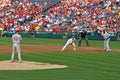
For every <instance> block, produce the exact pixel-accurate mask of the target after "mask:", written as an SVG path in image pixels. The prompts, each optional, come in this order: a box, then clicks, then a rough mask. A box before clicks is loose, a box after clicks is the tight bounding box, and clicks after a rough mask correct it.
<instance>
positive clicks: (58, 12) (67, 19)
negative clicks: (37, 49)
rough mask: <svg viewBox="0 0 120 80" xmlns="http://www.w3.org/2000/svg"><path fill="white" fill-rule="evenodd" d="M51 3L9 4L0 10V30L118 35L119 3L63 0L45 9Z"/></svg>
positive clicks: (106, 0)
mask: <svg viewBox="0 0 120 80" xmlns="http://www.w3.org/2000/svg"><path fill="white" fill-rule="evenodd" d="M47 4H51V5H52V2H44V3H42V2H34V3H33V2H30V1H27V0H26V1H25V2H24V1H23V2H18V1H15V2H11V4H9V5H6V6H4V7H1V8H0V29H1V30H4V31H15V30H20V31H22V32H29V31H30V32H34V31H40V32H53V33H62V32H66V33H68V32H78V31H80V30H81V29H83V28H84V29H87V30H88V31H96V30H101V29H105V28H106V29H108V30H110V31H111V32H113V33H117V32H120V0H67V1H66V0H64V1H61V2H60V3H58V4H57V5H55V6H52V7H51V8H49V9H47V11H46V10H45V8H46V6H47Z"/></svg>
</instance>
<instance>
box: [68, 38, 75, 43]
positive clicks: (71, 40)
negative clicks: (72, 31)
mask: <svg viewBox="0 0 120 80" xmlns="http://www.w3.org/2000/svg"><path fill="white" fill-rule="evenodd" d="M74 41H75V38H74V39H73V38H70V39H68V41H67V42H68V43H73V42H74Z"/></svg>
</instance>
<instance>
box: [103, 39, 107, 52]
mask: <svg viewBox="0 0 120 80" xmlns="http://www.w3.org/2000/svg"><path fill="white" fill-rule="evenodd" d="M106 49H107V48H106V40H104V51H106Z"/></svg>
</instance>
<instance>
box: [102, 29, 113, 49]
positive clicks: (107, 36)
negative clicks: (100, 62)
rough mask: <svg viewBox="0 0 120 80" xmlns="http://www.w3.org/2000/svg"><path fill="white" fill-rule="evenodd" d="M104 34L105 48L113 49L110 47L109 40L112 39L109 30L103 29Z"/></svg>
mask: <svg viewBox="0 0 120 80" xmlns="http://www.w3.org/2000/svg"><path fill="white" fill-rule="evenodd" d="M102 36H103V37H104V50H105V51H111V49H110V47H109V41H110V36H111V34H109V33H108V31H106V30H103V31H102Z"/></svg>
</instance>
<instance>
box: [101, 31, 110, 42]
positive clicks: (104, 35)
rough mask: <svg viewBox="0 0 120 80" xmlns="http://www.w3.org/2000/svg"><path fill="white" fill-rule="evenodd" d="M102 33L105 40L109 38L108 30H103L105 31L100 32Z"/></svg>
mask: <svg viewBox="0 0 120 80" xmlns="http://www.w3.org/2000/svg"><path fill="white" fill-rule="evenodd" d="M102 35H103V37H104V39H105V40H107V39H109V38H110V35H111V34H109V33H108V32H106V31H105V33H103V32H102Z"/></svg>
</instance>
